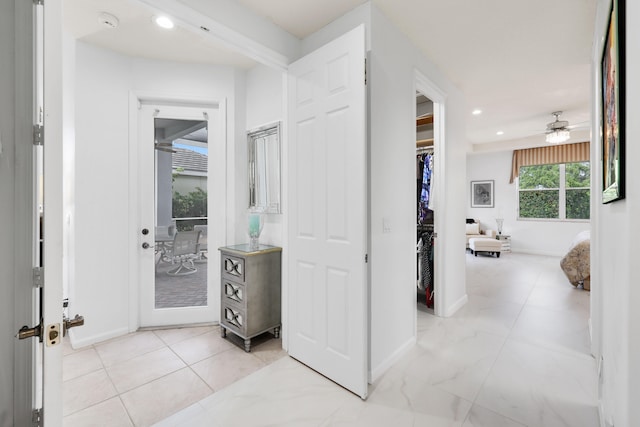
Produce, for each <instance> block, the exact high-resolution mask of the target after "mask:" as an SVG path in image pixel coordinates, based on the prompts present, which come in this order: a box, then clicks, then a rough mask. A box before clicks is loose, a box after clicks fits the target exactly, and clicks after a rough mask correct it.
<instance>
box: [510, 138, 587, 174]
mask: <svg viewBox="0 0 640 427" xmlns="http://www.w3.org/2000/svg"><path fill="white" fill-rule="evenodd" d="M589 152H590V150H589V142H588V141H587V142H578V143H575V144H561V145H550V146H547V147H538V148H527V149H524V150H513V158H512V160H511V179H509V183H513V181H514V180H515V179H516V177H517V176H518V174H519V173H520V167H521V166H533V165H551V164H556V163H573V162H588V161H589Z"/></svg>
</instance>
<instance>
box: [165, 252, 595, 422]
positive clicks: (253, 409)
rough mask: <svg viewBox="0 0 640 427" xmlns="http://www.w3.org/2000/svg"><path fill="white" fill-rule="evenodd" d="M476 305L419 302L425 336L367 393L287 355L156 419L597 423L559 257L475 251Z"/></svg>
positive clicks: (579, 325) (576, 292)
mask: <svg viewBox="0 0 640 427" xmlns="http://www.w3.org/2000/svg"><path fill="white" fill-rule="evenodd" d="M467 290H468V295H469V303H468V304H467V305H466V306H465V307H463V308H462V309H461V310H460V311H459V312H458V313H456V315H455V316H453V317H452V318H447V319H443V318H437V317H434V316H432V315H430V314H427V313H425V312H422V311H419V312H418V344H417V345H416V346H415V348H414V349H413V350H411V351H410V352H409V353H408V354H407V355H405V356H404V357H403V358H402V359H401V360H400V361H399V362H398V363H396V365H395V366H394V367H393V368H392V369H390V370H389V371H388V372H387V373H385V374H384V375H383V376H382V378H380V379H379V380H378V381H377V382H376V383H375V384H373V385H372V386H371V387H370V395H369V398H368V399H367V401H366V402H363V401H361V400H360V399H359V398H358V397H356V396H354V395H352V394H351V393H349V392H347V391H345V390H344V389H342V388H340V387H338V386H336V385H335V384H334V383H332V382H331V381H328V380H326V379H325V378H323V377H321V376H320V375H317V374H315V373H314V372H313V371H311V370H309V369H307V368H305V367H304V366H303V365H301V364H299V363H298V362H296V361H295V360H293V359H291V358H288V357H285V358H282V359H280V360H278V361H276V362H275V363H273V364H271V365H270V366H268V367H266V368H264V369H261V370H260V371H258V372H255V373H254V374H252V375H250V376H248V377H246V378H244V379H242V380H240V381H238V382H236V383H234V384H233V385H231V386H229V387H227V388H225V389H224V390H222V391H220V392H218V393H215V394H214V395H212V396H210V397H207V398H205V399H203V400H201V401H200V402H199V403H197V404H195V405H192V406H190V407H188V408H186V409H185V410H183V411H182V412H180V413H178V414H176V415H175V416H173V417H170V418H168V419H167V420H165V421H163V422H161V423H159V424H158V425H159V426H162V427H168V426H190V427H198V426H202V427H204V426H207V427H235V426H237V427H250V426H279V427H281V426H291V427H293V426H295V427H299V426H318V427H320V426H322V427H328V426H345V427H346V426H362V427H365V426H366V427H377V426H380V427H388V426H395V427H405V426H407V427H408V426H412V427H418V426H429V427H438V426H461V425H462V426H465V427H470V426H484V427H501V426H507V427H518V426H520V427H521V426H530V427H555V426H571V427H573V426H575V427H597V426H598V425H599V422H598V411H597V391H596V390H597V378H596V363H595V361H594V359H593V358H592V357H591V356H590V355H589V333H588V319H589V293H588V292H586V291H583V290H582V289H574V288H573V287H572V286H571V285H570V284H569V283H568V282H567V280H566V278H565V277H564V275H563V273H562V271H561V270H560V268H559V259H558V258H554V257H543V256H531V255H522V254H504V255H503V256H502V257H500V258H499V259H496V258H492V257H484V256H479V257H477V258H476V257H474V256H472V255H470V254H468V255H467Z"/></svg>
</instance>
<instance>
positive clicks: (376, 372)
mask: <svg viewBox="0 0 640 427" xmlns="http://www.w3.org/2000/svg"><path fill="white" fill-rule="evenodd" d="M415 344H416V337H415V336H413V337H411V338H410V339H409V340H408V341H407V342H406V343H404V344H403V345H401V346H400V347H399V348H398V349H397V350H396V351H394V352H393V354H392V355H391V356H389V357H388V358H387V359H386V360H385V361H383V362H382V363H381V364H380V365H378V366H376V367H375V368H373V369H371V370H370V371H369V384H373V383H374V382H375V381H377V380H378V378H380V377H381V376H382V374H384V373H385V372H386V371H387V370H388V369H389V368H391V367H392V366H393V365H394V364H395V363H396V362H397V361H398V360H400V358H401V357H402V356H404V355H405V354H406V353H407V352H408V351H409V350H411V348H413V346H414V345H415Z"/></svg>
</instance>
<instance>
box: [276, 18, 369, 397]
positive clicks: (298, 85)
mask: <svg viewBox="0 0 640 427" xmlns="http://www.w3.org/2000/svg"><path fill="white" fill-rule="evenodd" d="M364 54H365V44H364V27H363V26H360V27H358V28H356V29H354V30H352V31H350V32H349V33H347V34H345V35H344V36H342V37H340V38H338V39H336V40H334V41H332V42H331V43H329V44H327V45H325V46H323V47H321V48H320V49H318V50H317V51H315V52H313V53H311V54H309V55H307V56H305V57H304V58H302V59H300V60H299V61H297V62H295V63H293V64H292V65H291V66H290V68H289V83H288V107H289V114H290V116H289V126H290V127H289V157H288V158H289V225H288V227H289V228H288V233H289V237H288V263H287V265H288V278H289V279H288V281H289V354H290V355H291V356H292V357H294V358H296V359H298V360H299V361H301V362H302V363H304V364H306V365H307V366H309V367H311V368H313V369H314V370H316V371H318V372H320V373H321V374H323V375H325V376H326V377H328V378H330V379H331V380H333V381H335V382H336V383H338V384H340V385H342V386H343V387H345V388H347V389H349V390H351V391H352V392H353V393H355V394H357V395H359V396H361V397H362V398H365V397H366V396H367V370H368V365H367V364H368V327H367V312H368V311H367V310H368V305H367V274H366V271H367V269H366V262H365V255H366V247H367V246H366V229H367V212H366V194H367V182H366V162H365V160H366V150H365V148H366V132H365V120H366V116H365V80H364V79H365V57H364Z"/></svg>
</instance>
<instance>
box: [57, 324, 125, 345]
mask: <svg viewBox="0 0 640 427" xmlns="http://www.w3.org/2000/svg"><path fill="white" fill-rule="evenodd" d="M128 333H129V328H120V329H116V330H113V331H109V332H105V333H103V334H99V335H92V336H89V337H85V338H82V339H80V338H77V337H76V336H75V335H76V334H75V333H74V331H73V330H70V331H69V340H70V341H71V347H73V348H74V349H78V348H82V347H86V346H89V345H92V344H97V343H99V342H102V341H106V340H109V339H111V338H116V337H121V336H123V335H127V334H128Z"/></svg>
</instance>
